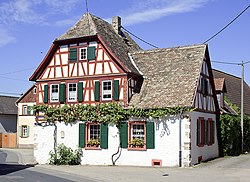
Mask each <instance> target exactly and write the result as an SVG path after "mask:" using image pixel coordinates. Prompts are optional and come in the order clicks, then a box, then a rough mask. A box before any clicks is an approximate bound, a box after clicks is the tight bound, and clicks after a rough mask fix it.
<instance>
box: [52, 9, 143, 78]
mask: <svg viewBox="0 0 250 182" xmlns="http://www.w3.org/2000/svg"><path fill="white" fill-rule="evenodd" d="M94 35H98V37H99V38H100V39H101V40H102V41H103V43H104V44H105V45H106V46H107V48H108V49H109V51H111V53H113V54H114V56H115V57H116V58H117V59H118V61H120V62H121V63H122V64H124V65H125V66H126V67H127V68H128V69H129V72H134V73H137V74H138V71H137V69H135V67H134V65H133V64H132V63H131V61H130V59H129V56H128V53H129V52H131V51H138V50H141V48H140V47H139V46H138V45H137V44H136V43H135V42H134V41H133V39H131V37H130V36H129V35H128V34H127V33H125V32H122V31H121V35H119V34H117V33H116V32H115V30H114V29H113V27H112V25H111V24H109V23H108V22H106V21H104V20H103V19H101V18H99V17H97V16H94V15H92V14H90V13H86V14H84V15H83V16H82V17H81V19H80V20H79V21H78V22H77V23H76V24H75V25H74V26H73V27H71V28H70V29H69V30H68V31H67V32H66V33H65V34H63V35H61V36H59V37H58V38H57V39H56V41H61V40H68V39H74V38H81V37H87V36H94Z"/></svg>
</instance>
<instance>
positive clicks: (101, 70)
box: [30, 37, 140, 107]
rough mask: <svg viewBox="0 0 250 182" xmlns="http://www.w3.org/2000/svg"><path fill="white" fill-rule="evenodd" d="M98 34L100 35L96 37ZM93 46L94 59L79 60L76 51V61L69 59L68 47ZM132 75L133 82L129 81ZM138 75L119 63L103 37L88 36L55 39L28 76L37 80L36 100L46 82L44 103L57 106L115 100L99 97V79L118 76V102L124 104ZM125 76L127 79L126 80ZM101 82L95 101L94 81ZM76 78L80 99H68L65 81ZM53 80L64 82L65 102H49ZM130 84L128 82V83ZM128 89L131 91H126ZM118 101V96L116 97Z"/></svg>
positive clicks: (114, 78) (112, 79) (72, 80)
mask: <svg viewBox="0 0 250 182" xmlns="http://www.w3.org/2000/svg"><path fill="white" fill-rule="evenodd" d="M98 38H99V37H98ZM88 46H92V47H93V46H94V47H95V59H93V60H87V59H85V60H80V59H79V52H77V54H76V55H77V58H76V60H75V61H70V49H71V48H75V49H76V50H78V51H79V49H80V48H83V47H88ZM132 78H133V82H134V84H132V85H131V84H130V82H131V81H130V80H131V79H132ZM139 78H140V77H139V75H135V74H133V73H130V71H129V70H128V69H127V68H126V67H125V66H124V64H122V63H121V62H120V61H119V60H118V59H117V58H116V57H115V56H114V55H113V54H112V53H111V51H110V50H109V49H108V48H107V46H105V45H104V43H103V41H102V40H100V39H99V40H97V39H96V38H93V37H92V38H91V39H88V40H85V41H84V40H82V39H77V40H76V41H74V40H71V41H66V42H65V41H64V42H55V43H54V44H53V45H52V47H51V49H50V51H49V53H48V54H47V55H46V57H45V58H44V60H43V62H42V63H41V64H40V66H39V67H38V68H37V70H36V71H35V73H34V74H33V75H32V76H31V78H30V80H32V81H36V86H37V97H36V104H38V105H40V104H43V103H44V85H47V86H48V90H47V94H48V96H47V97H48V102H46V104H49V105H51V106H52V107H57V106H60V105H62V104H68V105H75V104H79V103H81V104H96V103H105V102H111V101H114V98H112V99H110V100H102V81H107V80H109V81H112V84H113V83H114V81H115V80H119V99H118V101H119V102H123V103H124V106H127V103H128V101H129V100H128V99H129V98H130V97H131V95H132V90H133V89H134V86H135V81H134V80H135V79H139ZM128 80H129V81H130V82H129V83H128ZM96 81H99V83H100V100H99V101H95V98H94V89H95V82H96ZM79 82H81V83H82V85H83V93H82V97H83V100H82V101H80V102H79V101H78V99H76V101H73V102H72V101H69V100H68V92H69V91H68V84H69V83H76V84H78V83H79ZM52 84H58V85H60V84H65V87H66V93H65V96H66V98H65V102H63V103H60V102H59V101H58V102H51V98H50V97H51V88H50V86H51V85H52ZM128 84H129V85H128ZM128 93H130V95H128ZM116 101H117V99H116Z"/></svg>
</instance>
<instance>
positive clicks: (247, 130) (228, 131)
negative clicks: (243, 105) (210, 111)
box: [220, 114, 250, 156]
mask: <svg viewBox="0 0 250 182" xmlns="http://www.w3.org/2000/svg"><path fill="white" fill-rule="evenodd" d="M240 121H241V118H240V116H233V115H229V114H222V115H221V116H220V126H221V140H222V141H221V145H222V149H223V155H230V156H235V155H240V154H241V123H240ZM243 130H244V151H248V152H249V151H250V118H249V117H248V116H245V117H244V127H243Z"/></svg>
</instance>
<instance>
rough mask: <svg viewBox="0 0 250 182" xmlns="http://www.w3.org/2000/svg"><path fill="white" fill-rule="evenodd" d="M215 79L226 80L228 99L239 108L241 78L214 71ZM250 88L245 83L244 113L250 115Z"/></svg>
mask: <svg viewBox="0 0 250 182" xmlns="http://www.w3.org/2000/svg"><path fill="white" fill-rule="evenodd" d="M213 76H214V78H224V79H225V84H226V87H227V93H226V94H225V95H226V97H227V98H228V99H229V100H230V101H231V102H232V103H233V104H235V105H237V106H238V107H239V108H240V106H241V78H239V77H236V76H234V75H230V74H228V73H225V72H222V71H219V70H215V69H213ZM249 103H250V87H249V86H248V85H247V83H246V82H245V83H244V102H243V104H244V110H243V111H244V113H246V114H248V115H250V104H249Z"/></svg>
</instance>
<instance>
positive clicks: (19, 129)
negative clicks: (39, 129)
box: [18, 126, 23, 137]
mask: <svg viewBox="0 0 250 182" xmlns="http://www.w3.org/2000/svg"><path fill="white" fill-rule="evenodd" d="M22 132H23V130H22V126H19V127H18V133H19V137H22V136H23V133H22Z"/></svg>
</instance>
